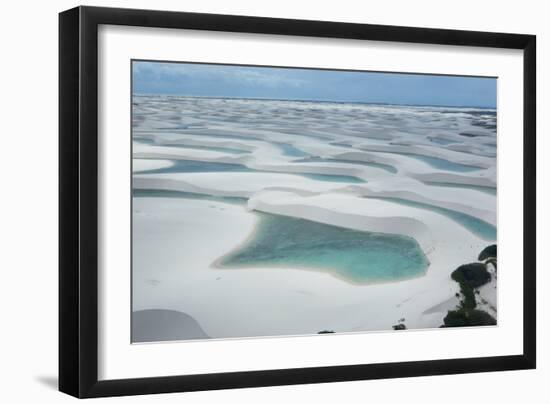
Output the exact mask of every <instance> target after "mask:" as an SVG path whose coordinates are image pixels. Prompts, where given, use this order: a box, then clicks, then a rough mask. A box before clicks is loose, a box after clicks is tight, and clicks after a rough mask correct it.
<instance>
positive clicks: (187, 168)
mask: <svg viewBox="0 0 550 404" xmlns="http://www.w3.org/2000/svg"><path fill="white" fill-rule="evenodd" d="M172 163H173V165H172V166H170V167H163V168H158V169H154V170H148V171H141V172H140V174H163V173H205V172H245V173H254V172H272V171H268V170H265V171H264V170H255V169H253V168H249V167H247V166H245V165H243V164H229V163H218V162H207V161H195V160H172ZM281 174H292V175H300V176H302V177H306V178H311V179H314V180H317V181H329V182H344V183H352V184H356V183H364V182H366V181H364V180H362V179H361V178H357V177H353V176H351V175H334V174H309V173H283V172H281Z"/></svg>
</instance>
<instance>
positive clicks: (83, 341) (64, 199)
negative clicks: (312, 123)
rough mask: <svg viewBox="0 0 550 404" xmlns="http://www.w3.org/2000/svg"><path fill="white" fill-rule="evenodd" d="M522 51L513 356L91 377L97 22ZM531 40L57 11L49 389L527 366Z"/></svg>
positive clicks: (292, 380) (173, 387)
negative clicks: (518, 298)
mask: <svg viewBox="0 0 550 404" xmlns="http://www.w3.org/2000/svg"><path fill="white" fill-rule="evenodd" d="M100 24H113V25H125V26H140V27H157V28H176V29H177V28H180V29H194V30H207V31H227V32H242V33H259V34H276V35H291V36H308V37H319V38H344V39H359V40H371V41H373V40H374V41H392V42H404V43H424V44H439V45H449V46H453V45H463V46H476V47H488V48H509V49H520V50H523V61H524V65H523V66H524V77H523V86H524V87H523V142H524V156H523V157H524V160H523V161H524V164H523V179H524V189H523V201H524V210H523V218H524V229H523V230H524V234H523V243H524V244H523V251H524V262H523V353H522V354H521V355H511V356H496V357H482V358H467V359H445V360H428V361H415V362H400V363H378V364H364V365H350V366H331V367H313V368H295V369H281V370H262V371H247V372H234V373H217V374H203V375H201V374H196V375H182V376H170V377H151V378H139V379H123V380H106V381H99V380H98V376H97V374H98V323H97V318H98V282H97V281H98V268H97V266H98V139H97V133H98V104H97V102H98V87H97V85H98V66H97V62H98V55H97V52H98V35H97V34H98V26H99V25H100ZM535 121H536V37H535V36H534V35H519V34H505V33H490V32H473V31H459V30H443V29H425V28H410V27H397V26H382V25H367V24H351V23H340V22H324V21H308V20H289V19H279V18H260V17H245V16H230V15H214V14H197V13H184V12H167V11H149V10H131V9H112V8H96V7H77V8H73V9H71V10H67V11H64V12H62V13H60V15H59V390H60V391H62V392H65V393H67V394H70V395H72V396H75V397H80V398H86V397H105V396H120V395H134V394H150V393H168V392H184V391H197V390H214V389H227V388H244V387H260V386H274V385H291V384H301V383H325V382H337V381H351V380H364V379H382V378H397V377H411V376H427V375H442V374H459V373H470V372H489V371H501V370H514V369H533V368H535V366H536V269H535V268H536V258H535V257H536V223H535V219H536V218H535V215H536V213H535V212H536V206H535V204H536V198H535V197H536V189H535V184H536V169H535V166H536V162H535V148H536V138H535V135H536V133H535Z"/></svg>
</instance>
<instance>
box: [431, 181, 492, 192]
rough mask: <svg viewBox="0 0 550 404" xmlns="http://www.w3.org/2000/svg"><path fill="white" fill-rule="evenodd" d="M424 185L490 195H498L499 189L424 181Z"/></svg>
mask: <svg viewBox="0 0 550 404" xmlns="http://www.w3.org/2000/svg"><path fill="white" fill-rule="evenodd" d="M424 184H426V185H430V186H434V187H445V188H464V189H472V190H474V191H479V192H483V193H485V194H489V195H496V194H497V189H496V188H492V187H484V186H482V185H468V184H453V183H450V182H434V181H424Z"/></svg>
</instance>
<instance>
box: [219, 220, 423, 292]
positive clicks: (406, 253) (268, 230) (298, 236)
mask: <svg viewBox="0 0 550 404" xmlns="http://www.w3.org/2000/svg"><path fill="white" fill-rule="evenodd" d="M258 215H259V216H260V220H259V223H258V225H257V227H256V230H255V232H254V234H253V235H252V236H251V237H250V238H249V240H248V241H247V242H246V243H245V244H244V245H243V246H241V247H240V248H238V249H236V250H234V251H232V252H231V253H229V254H228V255H226V256H224V257H223V258H222V259H221V260H220V261H219V263H218V264H219V265H220V266H221V267H226V268H246V267H257V266H262V267H266V266H267V267H287V268H288V267H291V268H292V267H295V268H304V269H312V270H317V271H323V272H329V273H331V274H334V275H336V276H338V277H340V278H343V279H344V280H347V281H349V282H353V283H372V282H390V281H397V280H402V279H409V278H413V277H417V276H421V275H424V274H425V273H426V270H427V268H428V265H429V262H428V259H427V258H426V256H425V255H424V253H423V252H422V250H421V249H420V246H419V245H418V243H417V242H416V240H414V239H412V238H409V237H404V236H400V235H391V234H382V233H370V232H362V231H356V230H350V229H345V228H341V227H337V226H331V225H327V224H322V223H317V222H312V221H309V220H304V219H296V218H291V217H286V216H279V215H272V214H266V213H258Z"/></svg>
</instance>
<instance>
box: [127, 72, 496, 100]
mask: <svg viewBox="0 0 550 404" xmlns="http://www.w3.org/2000/svg"><path fill="white" fill-rule="evenodd" d="M132 69H133V93H134V94H166V95H181V96H198V97H234V98H271V99H288V100H313V101H340V102H367V103H387V104H405V105H438V106H439V105H442V106H470V107H490V108H495V107H496V85H497V84H496V82H497V81H496V79H495V78H481V77H464V76H436V75H425V74H398V73H378V72H357V71H354V72H350V71H336V70H318V69H295V68H291V69H289V68H273V67H256V66H235V65H213V64H193V63H169V62H168V63H166V62H146V61H134V62H133V65H132Z"/></svg>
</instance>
